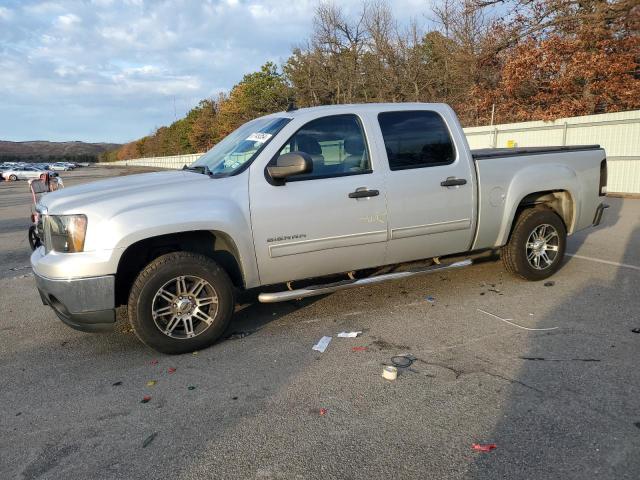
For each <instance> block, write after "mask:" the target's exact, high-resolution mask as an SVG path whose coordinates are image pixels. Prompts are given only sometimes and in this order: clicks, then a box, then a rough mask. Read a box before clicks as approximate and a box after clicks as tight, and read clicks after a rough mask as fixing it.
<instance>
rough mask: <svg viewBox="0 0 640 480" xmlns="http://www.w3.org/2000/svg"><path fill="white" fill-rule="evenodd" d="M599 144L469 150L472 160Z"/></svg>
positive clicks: (570, 149)
mask: <svg viewBox="0 0 640 480" xmlns="http://www.w3.org/2000/svg"><path fill="white" fill-rule="evenodd" d="M599 149H600V145H569V146H564V147H521V148H479V149H476V150H471V155H472V156H473V159H474V160H485V159H487V158H497V157H518V156H522V155H541V154H547V153H561V152H576V151H585V150H599Z"/></svg>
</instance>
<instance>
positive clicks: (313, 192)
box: [31, 103, 607, 353]
mask: <svg viewBox="0 0 640 480" xmlns="http://www.w3.org/2000/svg"><path fill="white" fill-rule="evenodd" d="M606 177H607V167H606V157H605V152H604V150H603V149H601V148H600V147H599V146H597V145H594V146H572V147H545V148H510V149H490V150H475V151H472V150H470V149H469V145H468V144H467V141H466V139H465V136H464V133H463V131H462V128H461V126H460V124H459V122H458V120H457V118H456V116H455V114H454V112H453V111H452V109H451V108H449V107H448V106H446V105H442V104H423V103H412V104H409V103H407V104H364V105H339V106H326V107H315V108H305V109H299V110H296V109H290V110H289V111H286V112H281V113H276V114H272V115H268V116H264V117H261V118H258V119H255V120H253V121H250V122H248V123H246V124H244V125H243V126H241V127H240V128H238V129H237V130H236V131H234V132H233V133H231V134H230V135H229V136H227V137H226V138H224V139H223V140H222V141H221V142H220V143H218V144H217V145H216V146H215V147H213V148H212V149H211V150H210V151H209V152H207V153H206V154H204V155H203V156H202V157H200V158H199V159H198V160H197V161H196V162H195V163H193V164H192V165H191V166H188V167H186V166H185V168H184V169H182V170H176V171H163V172H157V173H148V174H140V175H131V176H125V177H122V178H113V179H108V180H101V181H97V182H94V183H90V184H85V185H80V186H76V187H72V188H66V189H64V190H61V191H57V192H53V193H49V194H46V195H45V196H44V197H43V198H42V200H41V202H40V204H39V205H38V207H37V208H38V211H39V212H40V214H41V215H40V218H41V221H40V224H39V226H38V230H39V234H40V235H41V236H42V238H43V243H44V244H43V246H41V247H39V248H37V249H36V250H35V251H34V252H33V254H32V256H31V264H32V267H33V271H34V273H35V280H36V283H37V287H38V290H39V292H40V295H41V298H42V300H43V302H44V304H46V305H49V306H50V307H51V308H53V310H54V311H55V313H56V314H57V315H58V317H59V318H60V319H61V320H62V321H63V322H64V323H66V324H67V325H69V326H71V327H73V328H76V329H79V330H83V331H89V332H95V331H102V330H105V329H108V328H110V327H112V326H113V324H114V322H115V318H116V315H115V309H116V308H117V307H119V306H122V305H126V306H127V309H128V315H129V320H130V322H131V324H132V326H133V329H134V331H135V333H136V334H137V336H138V337H139V338H140V340H142V341H143V342H144V343H145V344H147V345H149V346H150V347H152V348H154V349H156V350H158V351H161V352H165V353H182V352H188V351H193V350H197V349H201V348H204V347H206V346H208V345H211V344H212V343H213V342H214V341H215V340H216V339H218V338H219V337H220V336H221V335H222V334H223V332H224V330H225V329H226V327H227V325H228V323H229V321H230V320H231V317H232V315H233V313H234V309H235V302H234V297H235V296H236V295H237V294H238V292H241V291H243V290H250V289H251V290H252V291H256V293H258V292H260V293H259V296H258V299H259V300H260V301H262V302H278V301H286V300H293V299H299V298H304V297H309V296H313V295H322V294H326V293H329V292H334V291H336V290H341V289H345V288H353V287H359V286H362V285H368V284H373V283H377V282H381V281H386V280H392V279H396V278H405V277H408V276H411V275H420V274H426V273H431V272H436V271H442V270H446V269H452V268H460V267H463V266H467V265H469V264H470V263H471V260H470V259H469V258H468V255H467V254H469V255H470V254H471V253H472V252H478V251H482V250H489V249H493V250H496V251H498V250H499V251H500V253H501V256H502V260H503V262H504V265H505V267H506V269H507V270H508V271H510V272H512V273H514V274H516V275H519V276H521V277H524V278H525V279H528V280H533V281H537V280H542V279H545V278H547V277H549V276H550V275H552V274H553V273H554V272H555V271H556V270H557V269H558V268H559V266H560V265H561V262H562V259H563V256H564V253H565V246H566V238H567V235H571V234H572V233H574V232H576V231H578V230H581V229H584V228H586V227H588V226H590V225H597V224H598V223H599V222H600V218H601V216H602V213H603V210H604V208H605V206H604V204H603V203H601V197H602V196H603V195H605V191H606ZM454 254H455V255H456V256H457V258H458V260H457V261H447V259H446V258H444V257H447V256H452V255H454ZM460 254H463V256H462V258H463V260H459V258H461V257H460ZM424 260H431V262H429V261H427V262H425V261H424ZM417 261H421V262H420V265H421V266H420V267H412V265H416V262H417ZM412 262H413V263H412ZM425 265H426V266H425ZM256 289H259V290H256Z"/></svg>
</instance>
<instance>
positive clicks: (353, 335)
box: [338, 332, 362, 338]
mask: <svg viewBox="0 0 640 480" xmlns="http://www.w3.org/2000/svg"><path fill="white" fill-rule="evenodd" d="M361 333H362V332H340V333H339V334H338V337H340V338H356V337H357V336H358V335H360V334H361Z"/></svg>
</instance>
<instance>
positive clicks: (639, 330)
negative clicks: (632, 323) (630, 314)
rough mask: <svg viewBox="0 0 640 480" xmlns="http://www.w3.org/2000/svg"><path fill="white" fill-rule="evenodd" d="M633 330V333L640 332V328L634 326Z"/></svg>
mask: <svg viewBox="0 0 640 480" xmlns="http://www.w3.org/2000/svg"><path fill="white" fill-rule="evenodd" d="M631 331H632V332H633V333H640V328H632V329H631Z"/></svg>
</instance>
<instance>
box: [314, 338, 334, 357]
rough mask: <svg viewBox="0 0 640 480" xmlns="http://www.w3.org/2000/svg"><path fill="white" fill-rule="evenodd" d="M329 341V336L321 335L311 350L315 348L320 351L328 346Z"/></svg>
mask: <svg viewBox="0 0 640 480" xmlns="http://www.w3.org/2000/svg"><path fill="white" fill-rule="evenodd" d="M329 342H331V337H322V338H321V339H320V341H319V342H318V343H316V344H315V345H314V346H313V348H312V350H317V351H318V352H320V353H322V352H324V351H325V350H326V349H327V347H328V346H329Z"/></svg>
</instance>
